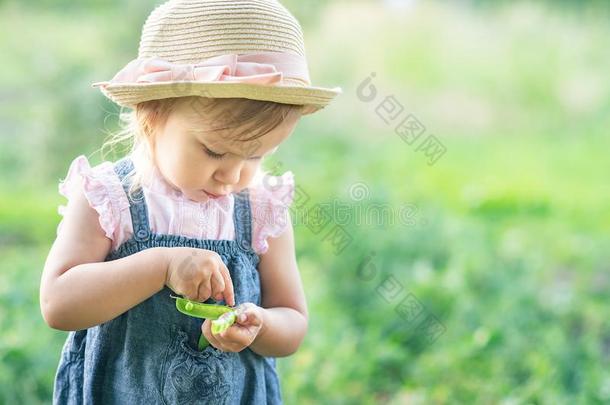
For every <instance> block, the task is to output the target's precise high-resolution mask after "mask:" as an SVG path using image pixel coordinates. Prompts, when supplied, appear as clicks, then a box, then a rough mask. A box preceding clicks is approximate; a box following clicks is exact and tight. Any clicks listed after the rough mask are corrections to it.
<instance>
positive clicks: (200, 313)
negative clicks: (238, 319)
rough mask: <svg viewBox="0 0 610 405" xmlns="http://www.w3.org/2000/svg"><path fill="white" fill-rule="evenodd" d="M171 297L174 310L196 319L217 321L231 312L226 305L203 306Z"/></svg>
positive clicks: (200, 303) (202, 304) (199, 303)
mask: <svg viewBox="0 0 610 405" xmlns="http://www.w3.org/2000/svg"><path fill="white" fill-rule="evenodd" d="M171 297H172V298H176V308H177V309H178V311H180V312H182V313H183V314H186V315H190V316H194V317H196V318H207V319H218V317H219V316H220V315H222V314H224V313H226V312H230V311H232V310H233V308H231V307H228V306H226V305H215V304H204V303H202V302H197V301H191V300H188V299H186V298H181V297H174V296H171Z"/></svg>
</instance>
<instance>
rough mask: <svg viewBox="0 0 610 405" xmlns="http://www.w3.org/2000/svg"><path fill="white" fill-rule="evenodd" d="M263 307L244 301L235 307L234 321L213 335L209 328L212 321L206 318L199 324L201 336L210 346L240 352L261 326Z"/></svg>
mask: <svg viewBox="0 0 610 405" xmlns="http://www.w3.org/2000/svg"><path fill="white" fill-rule="evenodd" d="M264 311H265V310H264V308H261V307H259V306H258V305H256V304H253V303H251V302H245V303H243V304H241V305H239V306H238V307H237V318H236V319H235V323H234V324H233V325H231V326H230V327H229V329H227V330H225V331H224V332H221V333H219V334H218V335H214V334H213V333H212V330H211V325H212V321H211V320H210V319H206V320H205V321H204V322H203V324H202V325H201V331H202V333H203V336H205V338H206V339H207V340H208V342H210V344H211V345H212V346H214V347H215V348H217V349H218V350H222V351H223V352H241V351H242V350H243V349H245V348H246V347H248V346H250V345H251V344H252V342H253V341H254V339H256V337H257V336H258V335H259V333H260V332H261V330H262V327H263V313H264Z"/></svg>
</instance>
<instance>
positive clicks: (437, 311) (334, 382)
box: [0, 0, 610, 404]
mask: <svg viewBox="0 0 610 405" xmlns="http://www.w3.org/2000/svg"><path fill="white" fill-rule="evenodd" d="M284 3H285V4H286V5H287V6H288V8H289V9H291V10H292V11H293V12H294V13H295V15H296V16H297V17H298V18H299V19H300V20H301V22H302V24H303V28H304V31H305V40H306V49H307V53H308V59H309V64H310V73H311V76H312V78H313V82H314V84H316V85H318V86H328V87H333V86H340V87H341V88H342V89H343V92H344V93H343V94H342V95H341V96H339V97H338V98H337V100H336V102H335V103H334V104H333V105H331V106H329V107H327V108H326V109H324V110H322V112H320V113H318V114H315V115H313V116H311V117H306V118H304V119H303V120H302V121H301V123H300V124H299V126H298V127H297V129H296V131H295V133H294V134H293V136H292V137H291V138H289V140H287V141H286V142H285V143H284V144H283V145H282V146H281V148H280V149H279V150H278V152H277V153H276V155H274V157H273V159H272V160H270V161H269V162H267V167H268V168H273V167H275V169H274V170H278V173H282V172H284V171H286V170H291V171H293V173H294V174H295V179H296V181H297V184H298V185H299V187H300V190H301V192H302V193H303V194H304V195H307V197H308V198H309V199H308V200H307V201H306V202H305V203H304V204H303V207H300V208H295V209H294V210H293V219H294V222H295V229H296V242H297V255H298V261H299V268H300V271H301V274H302V277H303V280H304V283H305V288H306V293H307V298H308V305H309V310H310V328H309V332H308V335H307V337H306V339H305V341H304V343H303V344H302V346H301V348H300V350H299V351H298V352H297V353H296V354H295V355H293V356H291V357H287V358H281V359H279V362H278V363H279V368H280V372H281V381H282V390H283V396H284V399H285V401H286V403H290V404H293V403H299V404H308V403H311V404H313V403H321V402H322V403H350V404H351V403H371V404H372V403H391V404H403V403H425V404H429V403H503V404H520V403H528V404H542V403H549V404H560V403H566V404H568V403H569V404H572V403H607V402H610V368H609V367H608V366H609V360H610V325H609V323H608V319H610V309H609V304H610V296H609V294H608V290H609V287H610V264H609V263H610V253H609V249H608V247H609V246H610V244H609V243H610V240H609V239H610V238H609V237H608V230H609V229H610V212H609V208H608V207H609V206H610V204H609V202H610V187H609V185H608V174H609V173H610V160H609V159H608V149H609V147H610V139H609V137H608V135H609V128H610V125H609V124H610V116H609V114H608V112H609V107H610V81H609V80H608V72H610V53H609V52H608V38H610V24H609V22H610V18H609V16H610V10H609V7H608V5H607V2H602V1H598V2H596V1H591V2H567V1H564V2H483V1H475V2H467V1H462V2H449V1H447V2H434V1H433V2H430V1H419V2H417V1H404V2H398V1H394V2H389V1H388V2H338V1H337V2H330V1H326V2H325V1H310V0H308V1H307V2H298V1H286V2H284ZM156 4H158V3H153V2H144V1H130V2H119V1H93V0H90V1H83V2H79V5H78V6H74V4H73V2H68V1H50V0H48V1H30V2H27V3H26V2H16V1H0V55H3V56H2V58H1V63H0V169H1V175H0V403H7V404H15V403H24V404H36V403H43V402H45V403H48V402H50V398H51V395H52V388H53V387H52V383H53V378H54V373H55V370H56V367H57V362H58V360H59V354H60V350H61V346H62V344H63V342H64V340H65V338H66V335H67V333H66V332H63V331H57V330H53V329H51V328H49V327H48V326H47V325H46V324H45V323H44V321H43V319H42V316H41V314H40V309H39V301H38V292H39V283H40V276H41V272H42V268H43V264H44V261H45V258H46V255H47V253H48V250H49V248H50V246H51V243H52V242H53V239H54V236H55V232H56V227H57V224H58V223H59V220H60V217H59V215H58V213H57V206H58V205H60V204H65V199H63V198H62V197H61V196H60V195H59V194H58V192H57V184H58V182H59V180H60V179H62V178H63V177H64V176H65V174H66V172H67V168H68V166H69V164H70V162H71V161H72V159H74V158H75V157H76V156H78V155H79V154H85V155H87V156H89V157H90V159H91V162H92V163H99V162H101V161H102V156H100V154H99V153H98V149H99V148H100V146H101V144H102V142H103V140H104V138H105V137H106V136H107V134H108V133H110V132H112V131H113V130H115V129H116V128H117V121H118V116H117V114H118V112H119V110H118V108H117V107H116V106H115V105H113V104H112V103H111V102H110V101H108V100H107V99H105V98H104V96H103V95H102V94H101V93H100V92H99V91H98V90H96V89H92V88H90V84H91V83H92V82H95V81H100V80H106V79H109V78H111V77H112V76H113V75H114V73H115V72H116V71H117V70H118V69H119V68H120V67H122V66H123V65H124V64H125V63H126V62H127V61H129V60H131V59H133V58H134V57H135V56H136V55H137V44H138V41H139V35H140V29H141V26H142V24H143V22H144V20H145V18H146V16H147V15H148V13H149V12H150V11H151V10H152V8H153V6H154V5H156ZM401 4H402V5H401ZM372 72H374V73H375V78H374V80H373V84H374V86H375V87H376V89H377V91H378V95H377V97H376V99H375V100H373V101H370V102H364V101H361V99H360V98H359V97H358V92H357V88H358V85H359V84H360V83H361V82H362V81H363V80H365V79H366V78H367V77H368V76H369V75H370V74H371V73H372ZM386 96H394V98H395V100H397V101H398V102H400V103H401V105H402V106H403V107H404V113H403V115H401V116H400V118H402V117H405V116H406V115H407V114H413V116H415V117H416V118H417V119H418V120H419V121H420V122H421V123H422V124H423V125H424V126H425V128H426V132H425V134H424V135H423V136H422V138H421V139H423V138H424V137H426V136H428V135H434V136H435V137H436V138H437V139H438V140H439V141H440V142H441V143H442V145H443V146H444V147H445V148H446V152H445V153H444V154H443V155H442V156H441V157H440V159H439V160H438V161H437V162H436V163H434V164H429V160H428V157H427V156H426V155H425V153H424V152H423V151H421V150H417V145H418V143H419V142H417V143H415V144H413V145H409V144H407V143H405V142H403V140H402V139H401V138H400V137H399V136H398V135H397V134H396V133H395V132H394V128H395V126H396V122H394V123H391V124H386V123H385V122H384V121H383V120H382V118H381V117H380V116H378V115H377V114H376V108H377V107H378V106H379V104H380V103H381V101H382V100H383V99H384V98H385V97H386ZM278 168H279V169H278ZM316 207H317V208H320V207H326V210H325V211H323V212H325V213H326V215H325V216H323V217H324V218H327V219H329V223H328V224H327V226H326V227H325V228H324V229H322V231H320V232H317V231H318V230H317V229H315V227H314V226H313V225H312V222H311V221H306V220H303V218H305V219H307V218H311V217H308V216H304V215H303V213H304V212H307V210H309V209H313V210H315V209H317V208H316ZM328 207H343V208H342V209H341V210H339V209H328ZM346 212H348V215H347V219H346V215H345V213H346ZM367 218H368V220H367ZM379 218H381V220H380V219H379ZM397 218H398V219H397ZM334 225H340V226H341V227H342V228H341V229H342V230H343V231H345V232H346V233H347V234H348V235H349V236H350V238H351V243H350V244H349V246H347V248H345V249H344V250H343V251H341V252H337V251H336V246H335V245H333V243H332V241H331V240H329V239H328V238H327V237H325V235H326V234H327V232H328V231H329V229H332V227H333V226H334ZM404 299H407V300H409V302H412V303H413V302H415V303H417V305H418V308H419V309H418V311H417V312H413V313H411V314H412V315H415V314H417V315H419V316H418V317H415V316H413V317H411V318H409V317H408V316H406V315H405V314H404V313H399V311H397V310H396V308H399V303H400V302H402V300H404ZM413 318H415V319H413ZM425 319H428V320H432V321H433V323H432V324H427V323H425V321H424V320H425ZM422 322H423V323H422ZM430 325H433V326H436V329H434V330H433V332H434V333H432V334H430V333H429V332H430V329H429V328H427V326H430Z"/></svg>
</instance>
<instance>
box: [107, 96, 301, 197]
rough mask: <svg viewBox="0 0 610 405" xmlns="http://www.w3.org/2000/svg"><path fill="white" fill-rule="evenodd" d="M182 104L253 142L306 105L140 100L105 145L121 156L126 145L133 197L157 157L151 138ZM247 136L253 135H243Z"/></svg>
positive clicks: (213, 125)
mask: <svg viewBox="0 0 610 405" xmlns="http://www.w3.org/2000/svg"><path fill="white" fill-rule="evenodd" d="M179 103H189V104H190V105H191V107H192V108H193V111H196V112H197V113H198V114H197V115H196V116H197V117H198V118H199V119H198V120H196V121H198V123H202V124H205V126H206V129H209V130H210V131H227V130H230V131H231V135H230V140H231V141H240V142H245V141H251V140H254V139H257V138H260V137H261V136H263V135H265V134H266V133H268V132H269V131H271V130H273V129H274V128H276V127H277V126H279V125H280V124H281V123H282V122H283V121H284V120H286V119H298V118H300V117H301V115H302V113H303V108H304V106H303V105H292V104H282V103H276V102H272V101H260V100H250V99H246V98H206V97H199V96H189V97H174V98H164V99H159V100H151V101H145V102H142V103H139V104H137V105H136V108H135V109H133V110H130V111H128V112H121V113H120V114H119V121H120V122H119V124H120V130H119V131H117V132H116V133H113V134H110V136H109V137H108V139H107V140H106V141H105V142H104V144H103V145H102V147H101V149H100V151H101V154H102V157H104V156H105V152H104V151H105V150H106V149H110V150H111V151H112V152H113V153H117V152H118V154H119V155H121V154H122V153H123V152H124V149H122V148H121V147H123V148H124V147H125V146H126V147H127V149H129V154H131V158H132V161H133V163H134V169H133V170H132V171H131V172H130V173H128V174H127V176H126V179H125V181H128V180H131V185H130V187H129V190H128V195H129V197H130V198H134V194H135V193H136V192H137V191H138V190H139V189H140V187H141V185H142V184H143V183H144V181H145V179H146V178H147V177H149V176H150V175H151V174H152V169H153V167H154V166H153V165H154V159H153V157H152V155H151V150H150V143H149V138H150V137H152V136H154V134H155V131H156V130H157V129H159V128H161V127H162V126H163V125H164V124H165V122H166V121H167V118H168V117H169V115H170V113H171V112H172V111H173V110H174V109H175V108H176V106H178V105H179ZM244 135H250V136H248V137H246V138H244V137H243V136H244Z"/></svg>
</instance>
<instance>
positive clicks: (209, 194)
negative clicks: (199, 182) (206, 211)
mask: <svg viewBox="0 0 610 405" xmlns="http://www.w3.org/2000/svg"><path fill="white" fill-rule="evenodd" d="M201 191H203V192H204V193H205V194H207V196H208V197H211V198H220V197H223V195H221V194H212V193H208V192H207V191H205V190H201Z"/></svg>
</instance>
